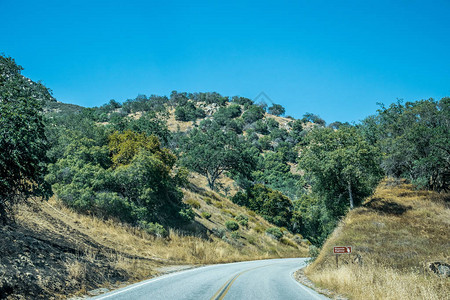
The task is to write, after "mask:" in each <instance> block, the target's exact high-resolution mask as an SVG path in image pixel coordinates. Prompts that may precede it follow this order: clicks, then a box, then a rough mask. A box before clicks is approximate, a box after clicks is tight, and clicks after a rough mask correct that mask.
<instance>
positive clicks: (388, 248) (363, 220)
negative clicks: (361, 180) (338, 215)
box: [306, 180, 450, 299]
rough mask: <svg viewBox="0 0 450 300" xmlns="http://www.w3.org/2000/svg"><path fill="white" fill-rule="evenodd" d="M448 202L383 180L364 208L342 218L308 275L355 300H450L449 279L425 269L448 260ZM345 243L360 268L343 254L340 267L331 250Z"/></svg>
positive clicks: (443, 198)
mask: <svg viewBox="0 0 450 300" xmlns="http://www.w3.org/2000/svg"><path fill="white" fill-rule="evenodd" d="M448 200H449V196H448V194H447V195H445V194H438V193H435V192H429V191H417V190H414V188H413V187H412V186H411V185H409V184H405V183H400V182H398V181H393V180H386V181H384V182H382V183H381V184H380V185H379V187H378V188H377V190H376V192H375V194H374V195H373V196H372V197H370V198H369V199H367V201H365V203H364V204H363V206H362V207H360V208H357V209H355V210H353V211H351V212H350V213H349V214H348V215H347V216H346V217H345V219H344V220H342V222H341V223H340V225H339V226H338V227H337V228H336V229H335V231H334V232H333V234H332V235H331V236H330V237H329V238H328V240H327V241H326V243H325V244H324V246H323V248H322V250H321V252H320V255H319V256H318V258H317V259H316V260H315V261H314V263H313V264H311V265H310V266H309V267H308V268H307V270H306V274H307V276H308V277H309V278H310V279H311V280H312V281H313V282H315V283H316V284H317V285H318V286H320V287H324V288H327V289H331V290H334V291H336V292H338V293H340V294H344V295H347V296H348V297H350V298H351V299H449V297H450V296H449V295H450V282H449V278H448V277H447V278H440V277H438V276H436V275H435V274H432V273H431V272H430V271H429V270H428V267H427V266H428V264H429V263H431V262H436V261H440V262H445V263H448V262H449V259H450V256H449V251H448V249H449V248H450V233H449V230H448V229H449V228H450V226H449V225H450V209H449V205H448V204H449V202H448ZM346 245H351V246H353V252H354V254H358V255H360V256H361V259H362V264H361V265H360V263H359V261H358V260H357V259H356V255H340V257H339V258H340V260H339V262H340V264H339V268H338V269H337V268H336V261H335V257H334V256H333V255H332V252H333V246H346ZM355 259H356V260H355Z"/></svg>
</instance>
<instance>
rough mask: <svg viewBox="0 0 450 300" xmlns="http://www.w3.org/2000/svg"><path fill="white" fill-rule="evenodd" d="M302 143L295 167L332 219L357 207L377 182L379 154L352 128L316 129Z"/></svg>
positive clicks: (379, 170)
mask: <svg viewBox="0 0 450 300" xmlns="http://www.w3.org/2000/svg"><path fill="white" fill-rule="evenodd" d="M306 142H307V147H306V148H305V149H304V150H303V151H302V152H301V156H300V160H299V166H300V168H302V169H304V170H305V171H306V172H307V174H308V175H309V176H310V177H311V178H312V180H313V185H312V187H313V191H315V192H317V193H318V194H319V195H321V196H322V198H323V199H324V200H325V202H326V204H327V207H328V208H329V209H330V210H331V211H333V212H334V214H335V215H336V216H340V215H342V214H344V213H345V207H346V206H347V205H348V206H349V207H350V209H352V208H353V207H354V206H355V205H357V204H359V203H361V201H362V200H363V198H364V197H366V196H368V195H369V194H370V193H371V192H372V190H373V188H374V187H375V185H376V184H377V183H378V181H379V180H380V179H381V176H382V171H381V169H380V167H379V164H380V154H379V152H378V151H377V149H376V148H375V147H373V146H371V145H369V144H368V143H367V142H366V141H365V140H364V139H363V137H362V136H361V134H360V133H359V132H358V131H357V129H356V128H354V127H343V128H341V129H339V130H337V131H335V130H333V129H330V128H316V129H315V130H313V131H311V132H310V134H308V136H307V138H306ZM346 203H347V205H346Z"/></svg>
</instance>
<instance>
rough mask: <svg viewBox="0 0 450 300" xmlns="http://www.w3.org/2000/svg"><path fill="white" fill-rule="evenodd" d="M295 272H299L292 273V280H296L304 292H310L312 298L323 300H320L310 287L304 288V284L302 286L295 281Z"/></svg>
mask: <svg viewBox="0 0 450 300" xmlns="http://www.w3.org/2000/svg"><path fill="white" fill-rule="evenodd" d="M295 272H297V271H294V272H292V273H291V278H292V280H294V281H295V282H297V284H298V285H299V286H300V287H301V288H302V289H303V290H305V291H306V292H308V294H310V295H311V296H313V297H314V299H318V300H322V299H321V298H319V297H318V296H317V295H316V294H314V293H313V292H312V291H311V290H310V289H309V288H308V287H306V286H304V285H303V284H301V283H300V282H298V281H297V280H296V279H295V277H294V274H295ZM316 293H317V292H316Z"/></svg>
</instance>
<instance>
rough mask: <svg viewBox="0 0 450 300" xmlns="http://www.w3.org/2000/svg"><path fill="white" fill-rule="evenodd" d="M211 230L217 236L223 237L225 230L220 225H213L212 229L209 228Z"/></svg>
mask: <svg viewBox="0 0 450 300" xmlns="http://www.w3.org/2000/svg"><path fill="white" fill-rule="evenodd" d="M211 231H212V232H213V234H214V235H215V236H217V237H219V238H223V237H224V236H225V234H226V230H225V228H222V227H214V228H213V229H211Z"/></svg>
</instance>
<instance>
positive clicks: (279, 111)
mask: <svg viewBox="0 0 450 300" xmlns="http://www.w3.org/2000/svg"><path fill="white" fill-rule="evenodd" d="M285 112H286V109H285V108H284V107H283V106H281V105H280V104H273V105H272V106H271V107H269V114H272V115H275V116H282V115H284V113H285Z"/></svg>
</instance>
